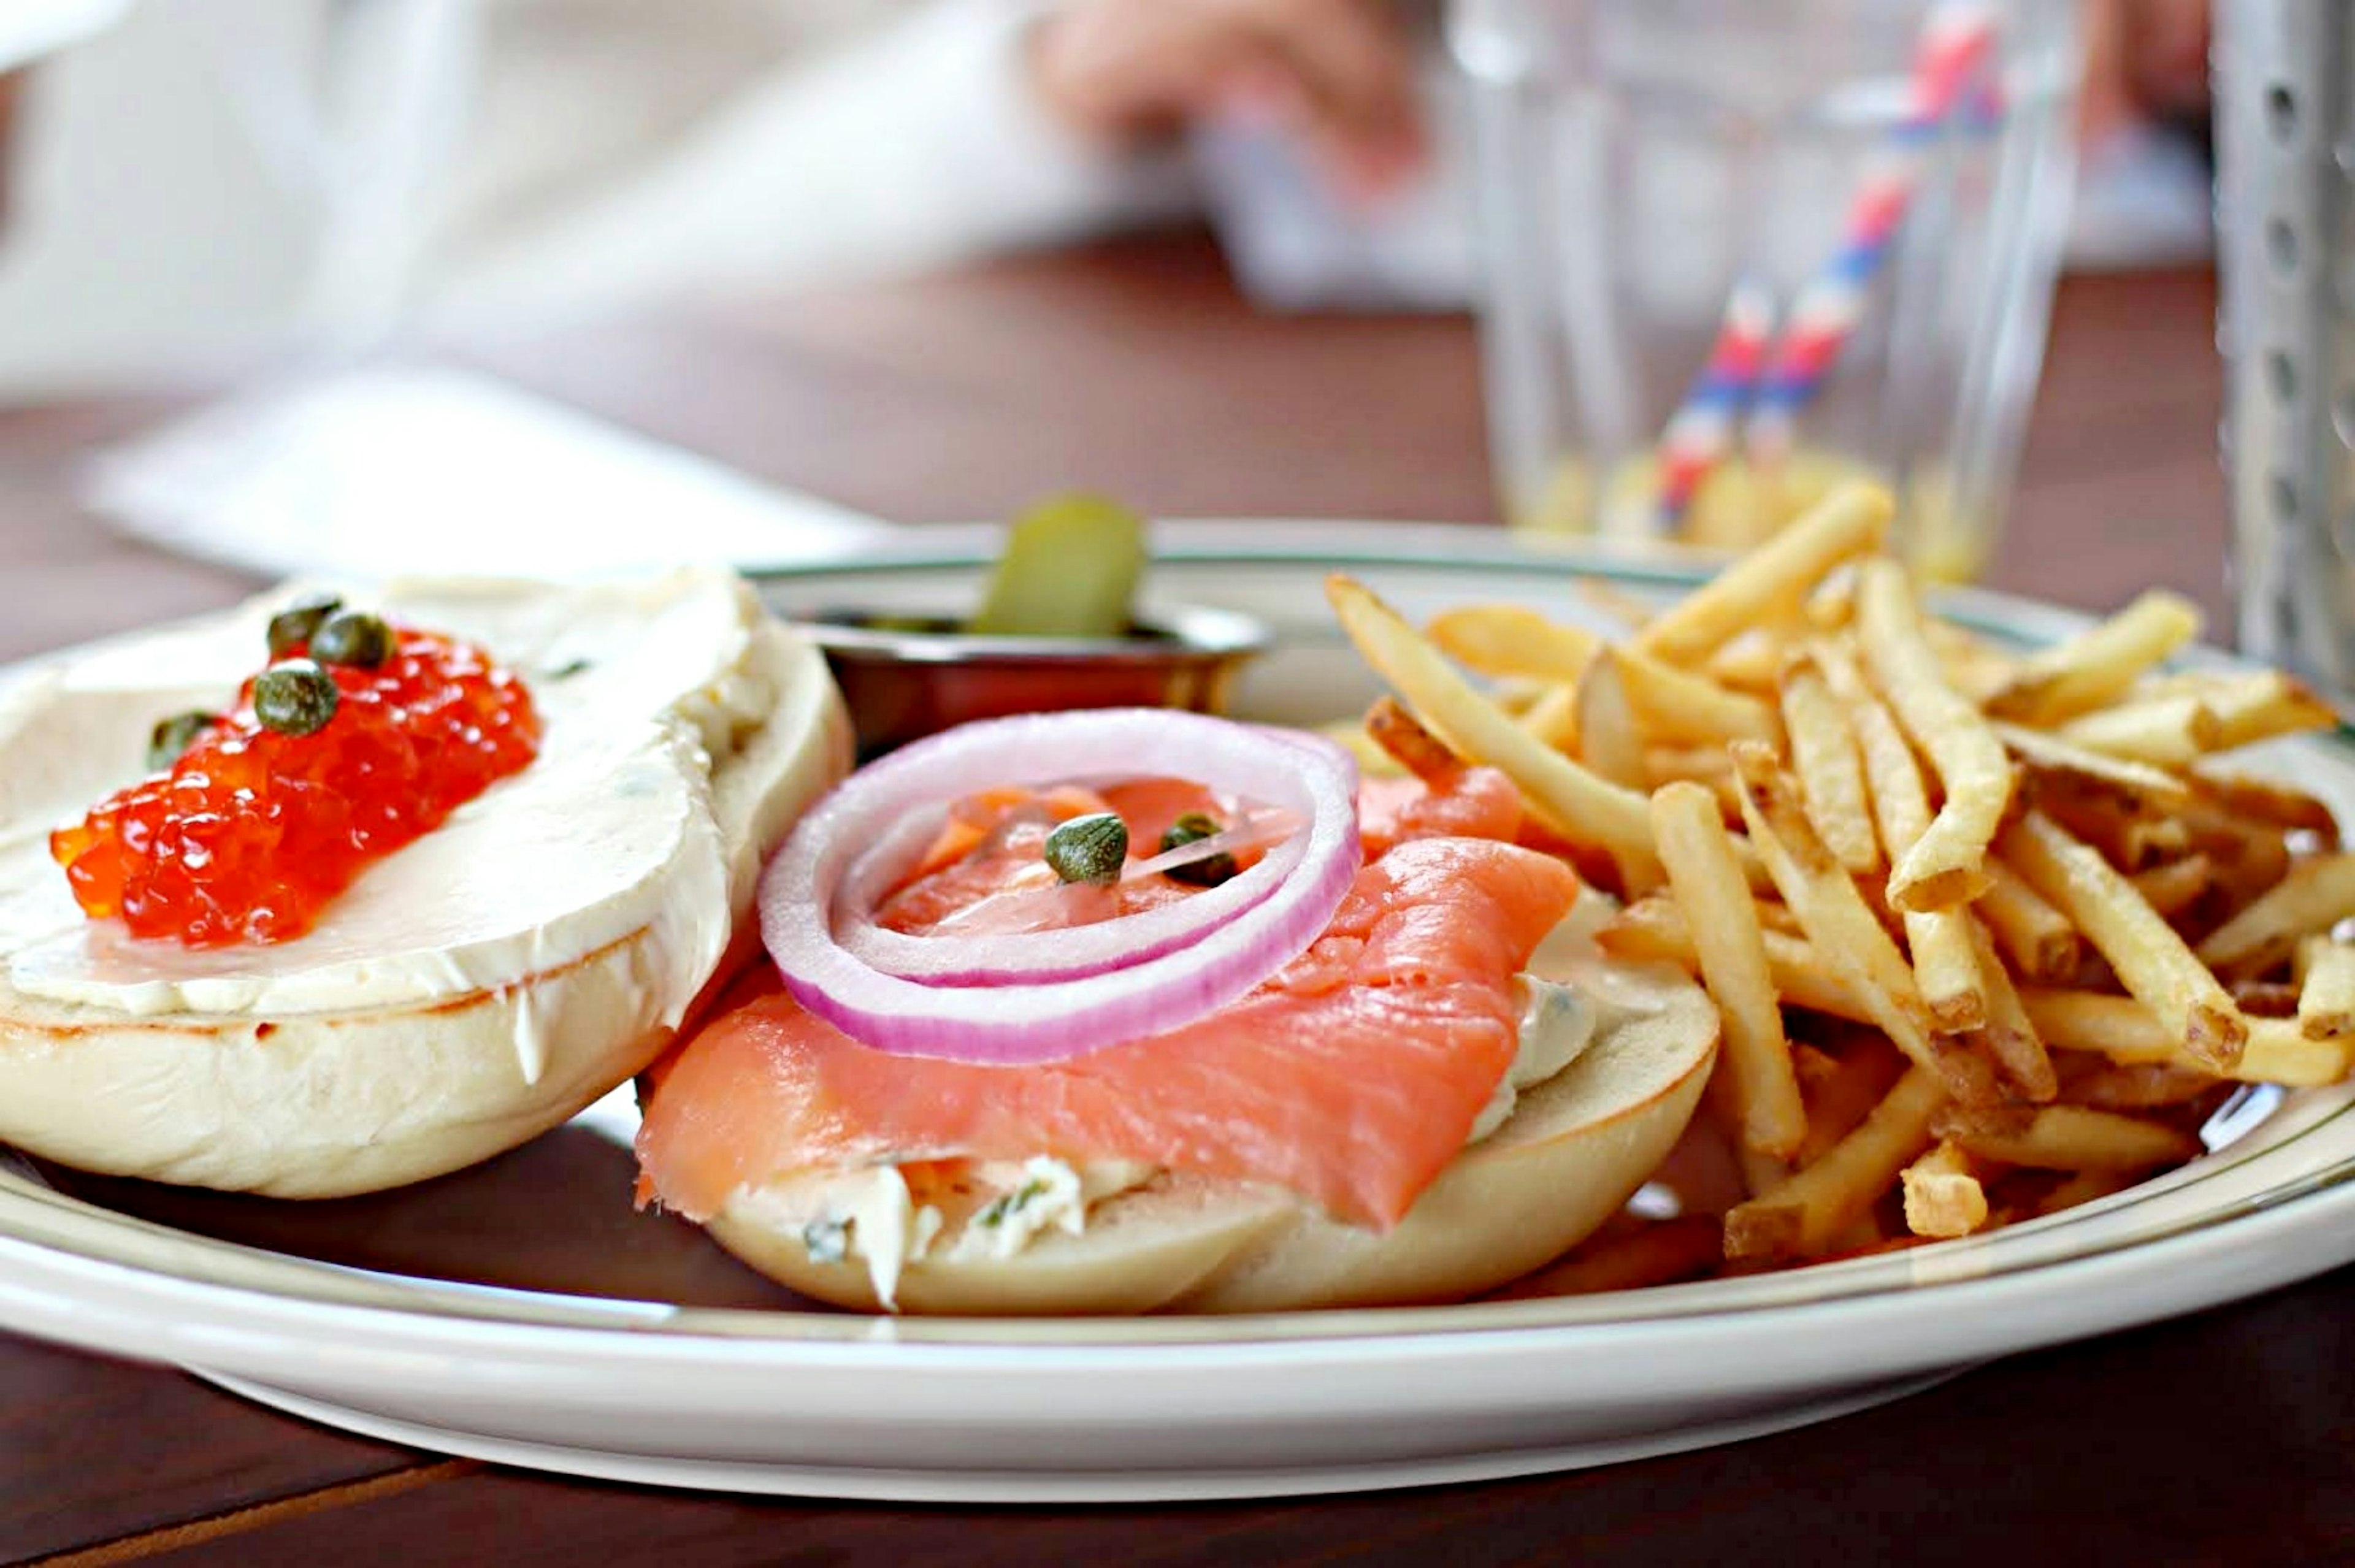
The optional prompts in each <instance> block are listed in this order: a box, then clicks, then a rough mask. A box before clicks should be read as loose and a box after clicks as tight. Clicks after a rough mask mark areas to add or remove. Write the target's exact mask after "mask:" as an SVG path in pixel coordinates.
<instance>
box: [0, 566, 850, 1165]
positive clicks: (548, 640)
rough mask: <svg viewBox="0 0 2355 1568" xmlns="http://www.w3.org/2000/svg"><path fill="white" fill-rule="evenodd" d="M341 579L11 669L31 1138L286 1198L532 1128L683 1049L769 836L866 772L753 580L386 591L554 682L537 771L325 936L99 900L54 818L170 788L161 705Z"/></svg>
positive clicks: (412, 852)
mask: <svg viewBox="0 0 2355 1568" xmlns="http://www.w3.org/2000/svg"><path fill="white" fill-rule="evenodd" d="M315 591H316V586H315V585H308V586H306V587H304V588H296V587H288V588H284V589H281V590H277V591H273V592H271V593H270V594H267V595H265V596H263V597H262V598H261V599H259V600H256V601H254V602H252V603H249V604H246V605H244V606H242V607H240V609H238V610H235V611H232V612H229V613H227V614H224V615H220V616H216V617H211V618H208V619H206V620H202V621H197V622H192V623H188V624H183V625H179V626H175V627H169V628H165V629H163V630H160V631H156V632H154V633H149V634H144V635H135V636H130V637H124V638H120V639H115V640H112V641H110V642H107V643H103V644H100V645H93V646H91V647H90V648H88V649H84V650H80V651H79V652H77V653H74V654H69V655H67V656H59V658H56V659H54V660H51V661H48V662H47V663H45V664H43V665H40V666H38V667H35V668H33V669H31V670H30V671H28V672H27V673H26V674H24V675H23V676H21V677H18V678H17V679H16V681H15V682H14V683H13V684H11V685H10V686H8V687H7V688H5V689H0V1141H5V1142H7V1143H11V1144H15V1145H16V1146H18V1147H22V1148H25V1149H27V1150H28V1151H30V1152H32V1153H35V1154H37V1155H41V1156H44V1157H49V1158H52V1159H55V1160H57V1161H59V1162H60V1163H62V1164H66V1165H69V1166H74V1167H77V1168H84V1169H91V1170H97V1171H103V1172H108V1173H112V1174H122V1175H133V1176H141V1177H147V1178H151V1179H158V1180H164V1181H172V1182H179V1183H186V1184H192V1185H201V1186H208V1187H218V1188H224V1189H251V1190H256V1191H262V1192H269V1193H274V1194H279V1195H282V1196H329V1195H336V1194H344V1193H351V1192H360V1191H368V1190H373V1189H379V1188H384V1187H389V1186H396V1185H400V1184H402V1183H405V1182H410V1181H415V1180H419V1179H423V1178H426V1177H430V1176H434V1175H438V1174H441V1173H442V1172H445V1171H449V1170H453V1169H455V1168H460V1167H462V1166H464V1165H468V1164H471V1163H474V1161H477V1160H480V1159H483V1158H485V1157H488V1156H490V1155H492V1154H495V1153H497V1152H499V1151H500V1150H502V1149H505V1148H508V1147H513V1146H514V1145H516V1144H517V1143H520V1142H522V1141H524V1140H525V1139H527V1138H529V1137H531V1136H535V1135H536V1134H538V1133H539V1132H541V1131H544V1130H545V1129H547V1128H548V1127H549V1126H553V1125H556V1124H558V1123H559V1122H561V1121H563V1120H564V1119H565V1118H566V1117H568V1116H570V1115H572V1114H573V1113H574V1112H575V1111H577V1110H579V1109H580V1108H581V1106H583V1105H585V1104H588V1103H589V1102H591V1100H594V1099H595V1098H597V1097H598V1096H599V1095H600V1094H602V1093H604V1092H606V1091H607V1090H609V1089H611V1088H613V1086H614V1085H615V1084H617V1083H622V1082H623V1081H624V1080H625V1079H627V1078H628V1077H629V1076H630V1075H631V1074H632V1073H633V1072H636V1071H637V1070H638V1069H639V1068H641V1067H643V1066H644V1065H645V1063H646V1062H647V1061H650V1060H651V1059H652V1058H653V1057H654V1056H655V1054H657V1053H658V1052H659V1051H660V1050H661V1049H662V1047H663V1046H664V1045H665V1044H666V1042H667V1041H668V1040H669V1039H670V1037H671V1035H672V1034H673V1033H674V1032H675V1031H676V1029H677V1028H678V1026H679V1024H680V1022H681V1020H682V1019H683V1018H684V1017H685V1016H686V1014H687V1010H688V1008H689V1007H690V1005H691V1004H692V1003H693V1002H694V1000H695V999H696V997H698V995H699V994H700V993H701V992H702V990H703V989H704V987H705V986H706V985H707V984H708V983H709V982H710V981H711V980H712V979H713V977H714V976H716V975H719V974H720V973H721V972H722V970H723V969H724V967H725V966H726V965H727V964H728V962H729V961H730V959H731V958H732V957H736V956H741V955H742V954H743V953H744V952H745V951H746V950H747V949H746V946H745V939H744V938H743V937H742V936H741V935H740V933H741V932H746V931H749V930H750V926H751V923H750V922H749V920H747V919H746V918H745V917H746V916H747V914H748V912H749V911H750V908H751V899H752V892H753V887H754V884H755V881H756V880H757V878H758V874H759V868H760V862H761V859H762V856H763V855H764V854H765V853H766V852H767V850H768V849H769V848H772V847H773V845H774V844H775V843H776V842H777V841H778V840H779V839H780V838H781V837H783V834H784V832H785V830H786V828H787V827H789V826H790V825H791V823H792V821H793V819H794V816H797V815H798V814H799V812H800V811H801V809H802V808H803V807H804V806H805V805H806V804H808V803H809V802H810V801H811V800H812V799H814V798H815V796H816V795H818V794H820V793H822V792H823V791H824V790H825V789H826V788H827V787H828V786H830V785H831V784H833V782H834V781H835V780H836V779H837V778H838V777H840V775H841V773H843V771H844V770H845V769H846V767H847V763H848V755H849V731H848V725H847V720H846V718H845V716H844V713H843V710H842V706H841V699H840V697H839V695H838V694H837V691H836V690H835V688H834V684H833V681H832V679H831V678H830V677H828V675H827V673H826V667H825V664H824V661H823V659H822V658H821V657H820V656H819V655H818V654H817V653H816V651H815V649H814V648H812V647H811V646H810V645H808V644H807V643H806V642H805V641H804V640H803V639H802V638H801V637H799V636H798V635H795V634H794V633H793V632H791V631H789V630H788V629H786V628H785V627H783V626H782V625H781V624H777V623H776V622H774V621H773V620H771V619H769V618H768V617H767V616H766V615H765V614H764V613H762V609H761V607H760V605H759V603H758V602H757V600H756V599H755V597H754V596H753V594H752V592H751V589H750V587H749V586H748V585H747V584H745V583H744V582H743V581H741V579H739V578H737V577H736V576H735V575H734V574H733V573H730V572H727V571H718V570H688V571H677V572H672V573H669V574H666V575H664V576H660V577H655V578H650V579H645V580H639V581H626V582H612V583H598V584H587V585H566V586H558V585H550V584H534V583H519V582H505V581H472V580H451V581H400V582H394V583H390V584H387V585H381V586H378V587H360V588H353V589H349V590H346V591H345V597H346V600H347V602H349V603H352V604H353V605H354V606H355V607H358V608H365V609H369V610H372V611H375V612H378V613H382V614H385V615H387V616H388V617H389V618H391V619H393V620H395V621H398V622H401V623H404V624H411V625H415V626H420V627H423V628H426V629H430V630H433V631H440V632H446V633H449V634H452V635H456V636H459V637H461V638H464V639H466V640H469V641H472V642H475V643H478V644H480V645H484V646H485V647H486V648H488V649H489V650H490V652H491V653H492V655H493V656H495V657H496V658H497V659H498V660H499V661H500V662H501V663H503V664H505V665H506V666H508V667H510V668H513V669H514V670H516V671H517V673H518V674H519V675H521V676H522V677H523V678H524V681H525V684H526V685H527V688H528V689H529V690H530V693H531V696H532V699H533V701H534V703H535V705H536V706H537V708H538V711H539V713H540V716H541V720H542V736H541V741H540V747H539V751H538V755H537V756H536V757H535V758H534V759H533V761H532V762H531V763H530V764H529V765H528V766H527V767H526V768H524V769H523V770H522V771H521V772H519V773H516V774H515V775H513V776H512V777H509V778H506V779H504V780H501V781H500V782H498V783H497V784H494V785H492V786H491V788H490V789H489V790H487V791H486V792H485V793H484V794H483V795H480V796H479V797H477V798H476V799H474V800H473V801H470V802H468V803H467V804H466V805H462V806H460V807H459V808H458V809H457V811H455V812H454V813H453V815H452V816H450V818H449V819H448V820H447V821H445V822H444V823H443V824H442V826H441V827H437V828H435V829H434V830H433V831H432V832H430V833H428V834H426V835H425V836H424V837H421V838H420V839H418V840H417V841H415V842H414V843H411V844H410V845H408V846H406V847H405V848H401V849H400V850H398V851H396V852H395V853H393V854H392V855H390V856H389V857H387V858H385V859H382V860H380V861H378V862H377V863H376V864H374V865H373V866H371V867H370V868H368V869H367V870H366V871H365V872H363V873H362V875H361V876H360V878H359V879H358V880H357V881H356V882H354V883H353V884H352V885H351V886H350V887H349V888H347V889H346V890H345V891H343V892H342V893H341V894H339V895H338V896H337V897H336V900H335V901H333V902H332V903H330V904H329V905H328V906H327V909H326V911H325V913H324V915H323V916H322V918H321V919H320V921H319V923H318V924H317V925H316V926H315V927H314V929H312V930H311V931H309V932H307V933H304V934H303V935H302V936H300V937H297V938H294V939H293V940H290V941H285V942H279V943H273V944H243V945H236V946H230V947H225V948H213V949H205V950H191V949H187V948H185V947H182V946H180V945H178V944H176V943H172V942H169V941H165V940H142V939H138V938H133V937H132V936H130V935H129V934H128V933H126V932H125V931H124V930H123V927H122V926H121V924H120V923H118V922H112V921H94V920H91V919H89V918H87V917H86V916H84V914H83V913H82V912H81V910H80V908H79V906H78V905H76V904H75V902H74V901H73V899H72V896H71V894H70V891H69V888H68V885H67V882H66V879H65V876H64V873H63V872H62V870H60V869H59V867H58V866H57V865H56V863H55V862H54V861H53V860H52V859H50V857H49V854H48V834H49V832H50V830H52V829H53V828H55V827H59V826H61V825H63V824H65V823H68V822H70V821H74V820H77V819H79V818H80V816H81V815H82V813H84V812H85V811H87V810H88V809H89V808H90V807H91V805H94V804H96V803H97V802H98V801H99V800H101V799H102V798H103V797H104V796H106V795H108V794H110V793H111V792H112V791H113V790H115V789H117V788H119V787H121V786H122V785H123V784H128V783H130V782H132V781H133V780H135V779H137V778H139V777H141V776H143V774H144V772H145V762H144V753H145V748H146V743H147V736H148V731H149V729H150V727H151V726H152V725H153V724H154V723H155V721H156V720H159V719H161V718H164V717H165V716H168V715H170V714H174V713H177V712H182V711H185V710H186V709H190V708H195V707H202V708H212V709H220V708H224V707H226V706H227V705H228V703H229V700H230V699H231V698H232V697H233V695H234V693H235V691H236V689H237V687H238V684H239V683H240V681H241V680H242V679H244V678H245V677H247V676H249V675H250V674H251V673H252V672H253V670H255V669H256V668H258V667H260V666H261V664H262V663H263V662H264V651H265V645H264V636H263V629H264V627H265V625H266V624H267V622H268V620H269V618H270V616H271V614H272V613H273V612H274V611H275V610H276V609H278V608H281V607H282V606H283V605H284V604H286V603H289V602H291V601H292V600H293V598H295V597H297V596H298V595H299V594H300V593H302V592H315Z"/></svg>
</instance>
